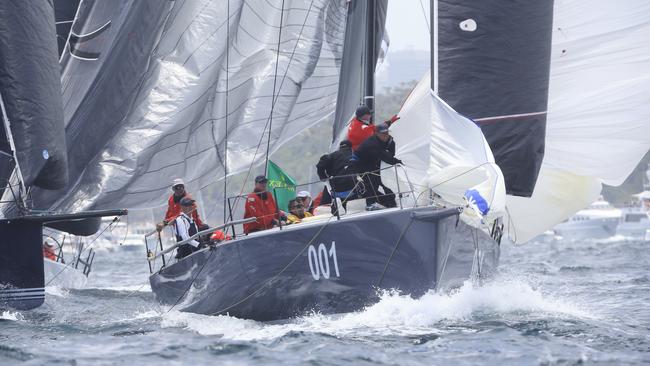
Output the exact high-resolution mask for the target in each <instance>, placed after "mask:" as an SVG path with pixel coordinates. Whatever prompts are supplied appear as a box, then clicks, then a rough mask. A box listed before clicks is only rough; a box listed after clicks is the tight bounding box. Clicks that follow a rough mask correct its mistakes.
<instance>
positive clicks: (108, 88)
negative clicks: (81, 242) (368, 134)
mask: <svg viewBox="0 0 650 366" xmlns="http://www.w3.org/2000/svg"><path fill="white" fill-rule="evenodd" d="M118 5H119V6H118ZM228 10H229V13H230V14H228ZM346 12H347V4H346V2H345V1H339V0H316V1H308V0H293V1H286V2H285V1H279V0H274V1H252V2H250V1H242V0H230V1H225V0H223V1H208V2H205V1H182V2H180V1H176V2H169V1H132V0H122V1H121V2H120V3H119V4H118V3H117V2H115V3H114V2H113V1H111V2H102V1H91V0H89V1H84V2H83V3H82V5H81V7H80V12H79V13H80V15H79V17H78V19H77V20H76V21H75V24H74V25H73V29H72V31H73V33H75V34H76V36H75V41H74V42H73V41H71V42H70V45H69V46H68V48H66V50H65V54H64V57H63V60H62V66H63V75H62V80H63V85H64V100H65V111H64V112H65V117H66V123H67V124H68V126H67V130H68V131H67V132H68V135H69V145H70V146H71V147H70V151H71V155H72V157H71V164H70V165H71V166H72V170H71V173H70V175H71V177H73V182H71V184H70V185H69V186H68V187H66V189H65V190H64V191H62V192H56V194H48V193H47V192H35V194H34V196H35V202H36V203H37V205H39V206H41V207H43V208H50V209H59V210H73V211H74V210H82V209H89V208H94V209H100V208H106V207H129V208H138V207H152V206H157V205H160V204H161V203H163V202H164V200H162V197H165V196H166V195H168V194H169V192H170V190H169V184H170V181H171V179H173V178H175V177H183V178H184V179H185V181H186V183H187V185H188V186H189V190H190V191H191V192H193V193H195V194H199V192H198V191H199V190H200V189H204V188H205V189H208V190H215V189H220V188H216V187H219V186H216V187H215V186H212V187H209V188H208V186H210V185H212V184H213V183H215V182H217V181H218V180H220V179H222V178H223V177H224V176H225V175H226V174H234V173H236V172H240V171H244V170H246V169H247V168H248V167H249V166H250V165H251V164H252V163H254V162H256V161H263V160H264V156H265V155H266V152H267V145H270V146H268V149H269V150H270V152H273V151H274V150H275V149H277V148H278V147H279V146H281V145H282V144H283V143H284V142H285V141H287V140H288V139H290V138H292V137H293V136H295V135H296V134H298V133H299V132H301V131H303V130H304V129H305V128H307V127H309V126H311V125H313V124H314V123H317V122H318V121H320V120H322V119H324V118H327V117H328V116H330V115H332V114H333V112H334V108H335V103H336V98H337V91H338V82H339V70H340V64H341V57H342V53H343V39H344V32H345V24H346ZM271 117H272V123H271ZM269 130H270V131H269ZM269 134H270V143H269V139H268V135H269ZM226 135H227V141H228V144H227V151H226ZM226 164H227V166H228V169H227V172H225V171H224V170H225V166H226ZM255 173H256V172H255Z"/></svg>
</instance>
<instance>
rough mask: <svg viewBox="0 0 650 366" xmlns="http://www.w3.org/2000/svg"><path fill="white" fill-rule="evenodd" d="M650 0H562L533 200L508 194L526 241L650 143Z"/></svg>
mask: <svg viewBox="0 0 650 366" xmlns="http://www.w3.org/2000/svg"><path fill="white" fill-rule="evenodd" d="M647 14H650V3H648V2H647V1H644V0H630V1H625V2H621V3H612V2H610V1H606V0H597V1H591V0H590V1H586V0H565V1H556V4H555V12H554V27H553V28H554V34H553V51H552V57H551V81H550V95H549V115H548V121H547V128H546V153H545V156H544V160H543V163H542V168H541V170H540V177H539V179H538V181H537V185H536V186H535V191H534V193H533V196H532V197H531V198H530V199H526V198H520V197H510V196H509V197H508V198H507V206H508V211H509V213H510V219H509V220H506V223H509V227H508V228H507V229H506V231H507V232H509V233H510V237H511V238H512V239H513V240H516V241H517V242H525V241H527V240H530V239H532V238H533V237H535V236H536V235H539V234H541V233H542V232H544V231H545V230H548V229H550V228H552V227H553V226H554V225H555V224H557V223H560V222H562V221H563V220H565V219H566V218H568V217H569V216H571V215H572V214H573V213H575V212H576V211H578V210H580V209H582V208H584V207H585V206H587V205H588V204H589V203H591V202H593V201H595V200H596V199H597V198H598V195H599V194H600V191H601V183H606V184H609V185H619V184H621V183H622V182H623V181H624V180H625V179H626V178H627V176H628V175H629V174H630V173H631V172H632V170H633V169H634V167H635V166H636V165H637V164H638V162H639V160H640V159H641V158H642V157H643V155H644V154H645V153H646V152H647V151H648V149H650V43H649V42H648V39H650V19H648V17H647Z"/></svg>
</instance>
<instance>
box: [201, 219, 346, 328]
mask: <svg viewBox="0 0 650 366" xmlns="http://www.w3.org/2000/svg"><path fill="white" fill-rule="evenodd" d="M334 217H336V216H330V217H329V218H328V219H327V221H326V222H325V223H324V224H323V226H321V227H320V229H318V231H317V232H316V234H314V236H312V238H311V239H310V240H309V242H307V244H306V245H305V246H304V247H303V248H302V249H301V250H300V251H299V252H298V254H296V256H295V257H293V259H292V260H291V261H289V263H287V265H286V266H284V268H282V269H281V270H280V272H278V273H277V274H276V275H275V276H273V277H271V278H270V279H268V280H267V281H264V283H263V284H262V285H261V286H260V287H258V288H257V289H256V290H255V291H253V292H251V293H250V294H248V295H247V296H245V297H244V298H243V299H241V300H239V301H237V302H235V303H234V304H231V305H228V306H227V307H226V308H224V309H222V310H217V311H215V312H214V313H211V314H210V315H216V314H223V313H224V312H226V311H228V310H229V309H231V308H233V307H235V306H237V305H239V304H241V303H243V302H245V301H247V300H248V299H250V298H251V297H253V296H255V295H257V294H258V293H259V292H260V291H262V290H263V289H264V288H265V287H266V286H267V285H269V284H271V283H272V282H273V281H275V279H276V278H278V277H279V276H280V275H282V273H284V271H286V270H287V269H288V268H289V267H290V266H291V265H292V264H293V263H294V262H295V261H296V260H298V258H299V257H300V256H301V255H302V253H304V252H305V250H307V248H309V246H310V245H312V243H313V242H314V240H316V238H318V237H319V236H320V234H321V232H323V230H324V229H325V227H327V225H328V224H329V223H330V221H332V219H333V218H334Z"/></svg>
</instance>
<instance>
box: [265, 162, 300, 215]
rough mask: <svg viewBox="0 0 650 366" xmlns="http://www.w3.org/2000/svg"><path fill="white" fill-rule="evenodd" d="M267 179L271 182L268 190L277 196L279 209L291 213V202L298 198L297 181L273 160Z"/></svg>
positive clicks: (270, 163)
mask: <svg viewBox="0 0 650 366" xmlns="http://www.w3.org/2000/svg"><path fill="white" fill-rule="evenodd" d="M266 178H267V179H268V180H269V182H268V190H269V191H271V193H272V194H274V195H275V198H276V203H277V204H278V208H280V210H283V211H289V208H288V207H287V205H288V204H289V201H291V200H292V199H294V198H296V181H295V180H294V179H293V178H291V176H290V175H288V174H287V173H285V172H284V170H282V169H280V167H279V166H277V165H275V163H274V162H272V161H271V160H269V167H268V174H267V176H266Z"/></svg>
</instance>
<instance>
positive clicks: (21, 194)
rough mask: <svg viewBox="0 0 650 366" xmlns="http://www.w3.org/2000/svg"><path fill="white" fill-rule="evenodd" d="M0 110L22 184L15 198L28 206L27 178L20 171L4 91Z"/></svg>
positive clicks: (0, 96) (0, 101)
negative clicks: (26, 198) (26, 195)
mask: <svg viewBox="0 0 650 366" xmlns="http://www.w3.org/2000/svg"><path fill="white" fill-rule="evenodd" d="M0 110H2V125H3V126H4V129H5V133H6V135H7V141H9V146H10V147H11V152H12V157H13V159H14V165H15V167H16V168H15V172H16V176H17V178H18V184H19V186H20V190H19V193H18V197H14V199H19V200H20V201H21V202H20V204H21V205H22V206H21V207H27V203H26V201H25V196H24V195H25V194H26V193H27V189H26V187H25V180H24V179H23V173H22V172H21V171H20V164H18V158H17V156H16V144H15V143H14V137H13V135H12V133H11V125H10V122H9V117H7V110H6V109H5V103H4V101H3V99H2V93H0ZM10 184H11V179H10V180H9V181H8V182H7V185H10ZM11 191H13V190H11Z"/></svg>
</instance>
